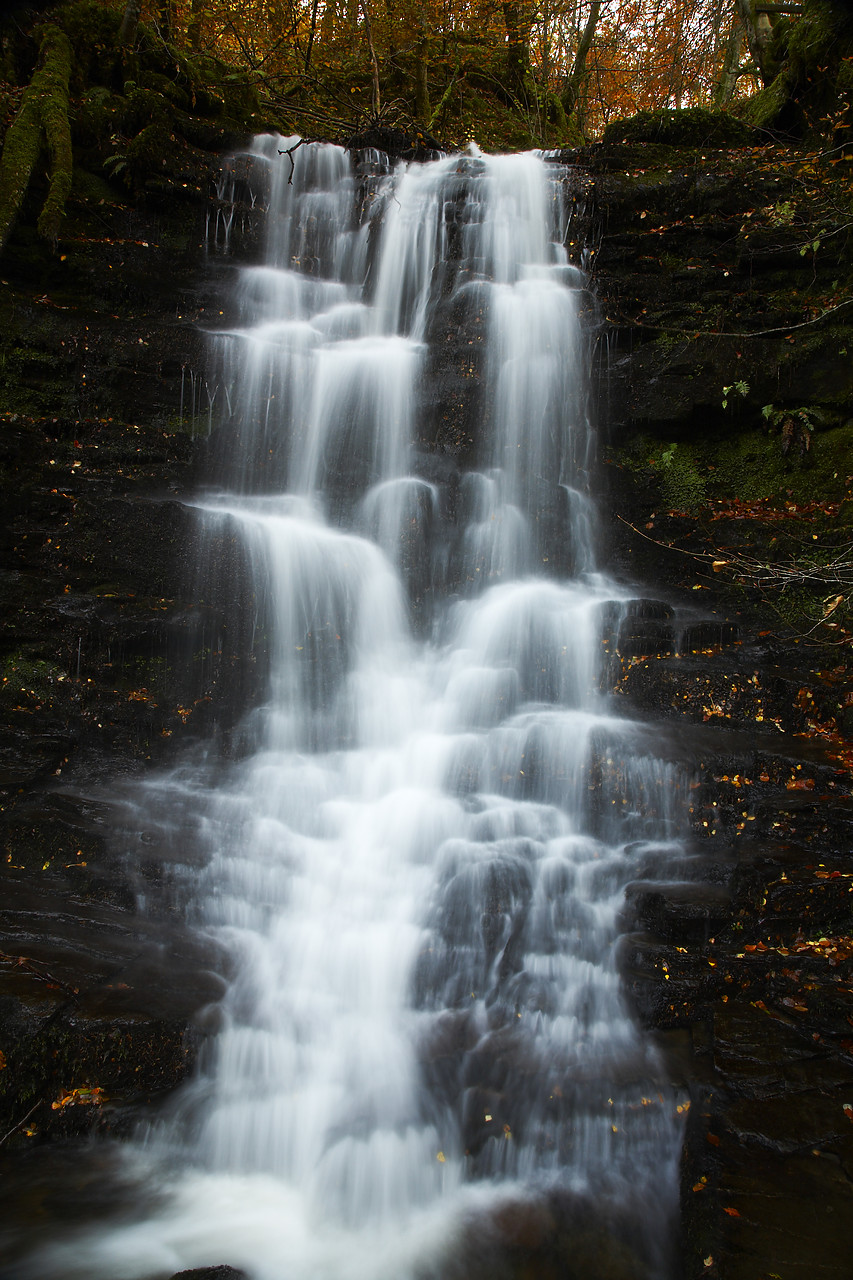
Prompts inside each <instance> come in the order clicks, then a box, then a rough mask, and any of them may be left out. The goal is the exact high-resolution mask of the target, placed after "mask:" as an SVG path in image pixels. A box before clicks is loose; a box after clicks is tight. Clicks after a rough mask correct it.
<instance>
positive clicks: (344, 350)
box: [29, 139, 687, 1280]
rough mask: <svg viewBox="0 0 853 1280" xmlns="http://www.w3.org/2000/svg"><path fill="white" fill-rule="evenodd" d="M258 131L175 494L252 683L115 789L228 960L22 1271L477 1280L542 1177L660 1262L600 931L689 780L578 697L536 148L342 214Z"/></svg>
mask: <svg viewBox="0 0 853 1280" xmlns="http://www.w3.org/2000/svg"><path fill="white" fill-rule="evenodd" d="M281 146H283V144H282V140H281V139H264V140H260V141H259V142H258V144H257V151H256V153H255V157H254V163H255V169H256V172H257V173H258V174H260V175H261V179H262V181H261V184H260V185H261V186H263V184H264V180H265V175H266V172H267V170H268V171H269V172H270V174H271V175H272V177H271V179H270V180H269V183H268V198H269V215H268V223H269V236H268V244H267V252H266V260H265V263H264V265H262V266H254V267H246V268H243V269H242V270H241V271H240V273H239V283H238V285H237V288H238V291H239V307H240V315H241V320H240V323H239V327H236V328H234V329H232V330H230V331H229V332H227V333H222V334H219V335H218V336H215V338H214V339H213V342H214V346H215V354H216V359H217V362H218V368H219V393H218V399H217V405H218V406H221V407H222V409H223V413H224V417H225V421H224V426H223V432H224V434H225V436H226V437H227V440H228V445H227V449H226V453H227V455H228V456H227V463H226V466H225V468H224V469H223V476H222V480H223V488H222V490H221V491H220V492H218V493H217V494H216V495H215V496H209V497H207V498H203V499H199V501H198V505H199V508H200V519H203V520H204V521H205V522H206V523H207V524H208V525H209V527H210V528H211V529H213V530H214V531H221V529H222V528H223V527H224V528H226V529H227V530H228V531H229V532H230V534H231V535H232V536H234V537H236V538H237V539H238V540H239V543H240V544H241V545H242V546H243V547H244V548H245V553H246V558H247V561H248V563H249V564H250V565H251V571H252V575H253V592H254V598H255V601H256V607H257V618H256V636H257V647H258V652H259V654H262V655H263V658H264V660H265V661H266V662H267V663H268V668H269V680H268V692H267V696H266V698H265V699H264V702H263V705H262V706H260V707H258V708H256V709H255V710H254V711H253V712H251V713H250V714H249V715H247V717H246V720H245V722H244V724H243V727H242V741H243V742H244V743H245V744H246V750H245V756H244V758H243V759H241V760H240V761H239V762H238V763H236V764H232V765H230V766H228V767H227V768H226V769H225V770H224V771H223V768H222V766H221V765H220V766H217V767H214V765H213V764H205V763H201V764H199V763H192V762H190V763H187V764H186V765H184V766H182V767H181V768H179V769H178V770H176V771H175V773H174V774H172V775H170V776H168V777H166V778H163V779H159V780H157V781H155V782H152V783H149V784H147V785H146V786H145V787H144V788H143V789H142V793H141V795H140V799H139V804H140V808H142V809H144V810H146V811H147V812H149V813H156V814H158V815H160V816H161V817H162V820H163V821H164V822H169V821H174V823H175V824H176V825H177V824H181V826H182V829H183V830H185V831H186V832H187V833H188V834H187V836H186V839H187V841H188V855H187V866H186V869H185V874H184V875H183V879H182V878H181V873H180V871H179V873H178V875H179V882H180V883H181V884H182V886H183V887H182V889H181V896H182V897H183V899H184V900H185V901H186V902H188V903H189V910H190V912H191V914H192V918H193V919H194V921H195V922H196V923H197V925H198V927H199V928H201V929H203V930H206V931H208V932H209V933H210V934H211V935H212V936H214V937H215V938H216V939H217V941H218V942H219V943H220V944H222V945H223V946H224V947H225V949H226V950H227V953H228V954H229V956H230V957H231V961H230V985H229V987H228V990H227V994H226V995H225V998H224V1000H223V1003H222V1006H221V1010H220V1013H219V1025H220V1029H219V1034H218V1035H217V1036H216V1037H215V1039H214V1041H213V1043H212V1048H211V1050H210V1052H209V1054H208V1055H207V1057H206V1059H205V1062H204V1069H203V1070H202V1072H201V1073H200V1075H199V1077H198V1079H197V1080H196V1081H195V1082H194V1083H193V1084H191V1085H190V1086H189V1087H187V1088H186V1089H185V1090H184V1091H183V1092H182V1094H181V1095H180V1098H179V1100H178V1103H177V1105H176V1107H175V1108H174V1109H173V1111H171V1112H170V1113H169V1115H168V1117H167V1118H165V1119H164V1120H163V1122H162V1123H161V1124H160V1125H158V1126H157V1127H156V1128H155V1129H153V1130H152V1131H151V1132H150V1133H149V1134H148V1135H147V1137H146V1138H145V1140H144V1141H142V1142H140V1143H139V1144H137V1145H136V1146H135V1147H134V1148H131V1149H130V1150H129V1152H128V1156H127V1160H128V1163H129V1166H132V1167H133V1168H134V1169H135V1170H136V1171H137V1172H138V1173H139V1176H140V1178H141V1179H142V1180H143V1181H145V1180H146V1179H147V1180H153V1181H154V1182H156V1183H157V1184H158V1186H159V1189H160V1190H161V1191H162V1192H163V1193H164V1196H163V1199H162V1202H161V1203H160V1204H159V1206H156V1207H153V1208H152V1209H150V1211H149V1212H148V1213H147V1215H141V1216H140V1220H134V1221H131V1222H128V1223H125V1225H122V1226H117V1227H111V1228H109V1229H107V1228H104V1229H103V1230H101V1231H97V1232H94V1231H86V1232H85V1233H83V1234H80V1235H78V1236H77V1237H75V1238H74V1239H73V1240H69V1241H60V1242H56V1243H53V1244H50V1245H48V1246H45V1247H44V1248H43V1249H42V1250H41V1251H40V1252H39V1253H38V1255H37V1257H36V1259H35V1260H34V1261H33V1262H32V1263H31V1266H30V1271H29V1274H30V1275H33V1276H36V1275H37V1276H41V1277H55V1278H57V1280H58V1278H59V1277H63V1280H65V1278H67V1280H76V1278H77V1277H80V1278H82V1277H83V1276H86V1277H87V1278H88V1277H93V1278H98V1277H100V1278H102V1280H131V1278H134V1280H136V1278H140V1277H154V1276H156V1277H168V1276H170V1275H171V1274H172V1273H173V1272H176V1271H179V1270H181V1269H183V1268H188V1267H193V1266H200V1265H203V1264H217V1263H230V1264H232V1265H234V1266H238V1267H242V1268H245V1269H246V1271H247V1272H248V1273H249V1274H250V1275H251V1276H252V1277H253V1280H361V1278H362V1277H364V1280H367V1278H368V1277H369V1278H370V1280H407V1278H411V1280H415V1278H416V1277H417V1278H420V1277H427V1276H445V1275H446V1276H451V1275H462V1274H464V1275H466V1276H475V1275H480V1274H483V1275H490V1276H491V1275H504V1274H506V1275H509V1274H511V1270H507V1267H508V1266H509V1264H508V1263H506V1264H505V1263H504V1261H502V1260H501V1253H500V1250H501V1247H502V1246H501V1243H500V1241H501V1238H502V1237H501V1228H500V1225H499V1222H500V1215H501V1213H502V1212H504V1211H505V1209H506V1206H507V1205H514V1206H516V1207H517V1206H519V1205H520V1206H522V1207H523V1208H524V1207H526V1209H527V1210H529V1211H530V1212H531V1213H532V1212H533V1210H532V1208H531V1206H535V1205H536V1204H537V1203H540V1202H541V1203H542V1204H547V1205H550V1206H551V1208H552V1209H554V1206H559V1205H561V1204H562V1205H564V1206H566V1205H569V1206H570V1205H571V1204H575V1205H581V1206H586V1207H587V1208H588V1210H589V1214H590V1221H593V1222H594V1221H595V1215H596V1214H597V1215H599V1221H598V1225H597V1226H596V1227H595V1229H596V1230H599V1231H600V1232H601V1233H602V1234H601V1238H602V1240H603V1239H605V1238H606V1237H607V1234H608V1232H609V1231H610V1229H611V1224H612V1223H614V1222H620V1223H622V1224H623V1227H622V1228H619V1229H620V1230H623V1229H624V1230H625V1231H627V1234H626V1235H625V1239H626V1240H628V1241H629V1247H630V1249H631V1250H633V1256H634V1257H635V1269H634V1270H633V1271H631V1272H630V1274H631V1275H632V1276H633V1275H636V1276H638V1277H639V1276H641V1275H642V1276H648V1277H661V1276H663V1275H664V1274H665V1263H664V1262H663V1260H662V1259H663V1258H664V1256H665V1252H666V1250H665V1248H664V1247H663V1246H661V1247H660V1248H659V1247H658V1237H659V1236H660V1235H661V1233H662V1232H663V1231H664V1230H665V1227H666V1221H667V1215H668V1213H669V1212H670V1210H671V1208H672V1204H673V1201H674V1196H675V1167H676V1163H677V1154H678V1143H679V1123H680V1122H679V1121H678V1119H677V1117H676V1114H675V1100H674V1099H673V1097H672V1096H670V1094H669V1092H668V1091H667V1090H666V1087H665V1085H663V1084H662V1083H661V1078H662V1071H661V1067H660V1064H659V1062H658V1060H657V1057H656V1054H655V1051H654V1050H653V1049H652V1047H651V1046H650V1045H649V1044H648V1043H647V1041H646V1040H645V1039H644V1038H643V1036H642V1034H641V1033H640V1031H639V1030H638V1028H637V1026H636V1025H635V1023H634V1021H633V1020H632V1018H631V1016H630V1014H629V1012H628V1010H627V1008H626V1005H625V1001H624V998H623V996H622V993H621V990H620V982H619V978H618V975H617V972H616V968H615V965H614V956H613V952H614V943H615V940H616V937H617V934H618V914H619V911H620V907H621V904H622V901H623V894H624V886H625V884H626V883H627V882H628V881H629V880H631V879H633V878H635V877H637V876H646V875H649V874H653V870H654V864H655V862H656V861H658V862H661V861H665V860H666V859H667V858H668V857H671V856H673V854H674V853H675V852H676V851H677V849H678V847H679V846H678V841H679V837H680V836H681V834H682V826H683V823H684V815H685V814H686V809H687V801H686V799H685V790H686V786H687V780H686V779H685V777H684V776H683V775H682V773H681V772H680V771H679V770H678V769H677V768H676V767H675V766H674V765H672V764H671V763H667V762H666V761H665V760H664V759H658V758H656V757H655V756H654V755H653V754H650V753H649V740H650V739H649V734H648V732H646V731H645V730H643V729H642V728H641V727H640V726H638V725H635V724H632V723H631V722H629V721H625V720H621V719H619V718H618V716H617V715H616V714H615V713H614V710H613V708H612V707H611V706H610V705H609V702H608V699H607V697H606V695H605V694H604V693H603V692H602V689H603V687H604V685H605V683H606V681H605V672H604V665H603V664H604V657H605V655H604V653H603V646H602V639H603V634H604V630H605V627H606V626H608V625H610V626H612V618H613V616H614V613H616V614H618V611H619V608H620V605H621V602H622V601H623V599H624V598H625V593H624V592H623V591H622V590H621V589H620V588H618V587H617V586H615V585H614V584H613V583H612V582H610V581H609V580H608V579H607V577H606V576H605V575H604V574H603V573H602V572H600V570H599V568H598V566H597V559H598V557H597V551H596V533H595V530H596V519H595V506H594V500H593V497H594V495H592V494H591V493H590V487H589V485H590V475H591V472H592V467H593V453H594V439H593V435H592V432H591V429H590V425H589V422H588V420H587V414H586V400H587V398H586V391H585V383H584V377H585V373H584V358H585V338H584V333H583V330H582V325H581V320H580V314H579V311H580V300H581V296H582V293H581V291H582V289H583V279H582V278H581V277H580V274H579V273H578V272H577V271H575V270H574V269H573V268H571V267H570V266H569V265H568V263H567V260H566V255H565V252H564V250H563V249H562V247H561V244H562V241H563V239H564V236H565V224H564V216H565V215H564V212H563V208H564V206H563V200H562V190H563V183H564V180H565V177H566V175H565V172H564V171H563V170H562V169H560V168H559V167H558V166H555V165H548V164H546V163H544V162H543V161H542V160H540V159H538V158H537V157H534V156H514V157H505V158H498V157H495V158H486V157H481V156H479V155H477V154H472V155H470V156H464V157H451V158H448V159H444V160H441V161H439V162H436V163H433V164H430V165H425V166H412V167H410V168H409V169H405V168H401V169H399V170H398V171H397V172H396V173H395V174H394V175H393V176H390V177H387V178H385V179H384V180H383V181H382V183H380V184H379V187H378V189H375V190H374V193H373V198H372V199H368V200H365V201H364V202H363V215H362V217H361V218H359V216H358V214H357V212H354V208H355V207H356V204H357V201H356V196H357V195H358V191H357V184H356V181H355V179H354V178H353V176H352V175H351V172H350V168H349V161H348V159H347V157H346V156H345V155H344V154H343V153H342V152H340V151H338V150H336V149H334V148H331V147H319V146H312V147H310V148H309V147H304V148H302V149H300V150H299V151H298V152H297V153H296V160H297V163H296V176H295V180H294V183H293V185H292V186H288V184H287V175H288V172H289V163H288V162H287V160H286V159H285V158H281V159H280V158H279V157H278V155H277V151H278V149H279V147H281ZM448 300H449V301H448ZM442 307H444V310H443V311H442V310H441V308H442ZM454 309H455V310H454ZM448 315H451V316H452V315H457V316H463V317H467V321H466V323H468V322H469V321H470V322H471V323H470V328H469V330H468V331H470V332H471V333H477V334H478V335H479V336H478V339H477V340H478V342H479V343H480V348H481V349H480V351H479V353H478V355H477V359H478V360H479V361H480V363H479V366H478V367H479V372H480V379H481V393H480V406H481V416H482V419H483V421H484V422H485V423H486V424H487V426H486V427H482V428H480V436H481V438H480V439H479V440H478V442H477V447H476V454H477V462H476V463H475V469H472V470H470V471H469V472H468V473H467V474H466V475H464V476H463V477H462V479H461V481H460V482H459V483H458V484H456V483H455V481H453V480H447V479H436V478H435V477H436V474H437V473H436V472H435V471H434V470H433V471H430V469H429V467H427V468H426V472H425V474H419V473H418V469H419V462H418V457H419V453H418V449H417V441H418V438H419V435H428V434H429V432H430V427H431V424H430V423H429V421H426V420H425V419H426V416H427V415H426V414H425V411H424V408H423V405H424V404H425V403H426V400H427V397H426V396H425V391H426V388H427V383H426V375H427V371H428V370H430V369H432V368H434V367H435V366H434V365H433V364H431V363H430V356H431V354H434V351H435V347H436V344H440V343H441V342H442V341H446V340H447V338H446V333H447V324H446V319H443V318H442V317H445V318H446V317H447V316H448ZM472 317H473V319H472ZM442 326H444V327H442ZM477 326H479V328H478V327H477ZM472 341H473V340H472ZM467 358H468V356H467V354H466V352H465V351H459V350H457V349H454V350H453V353H452V355H451V357H450V361H451V364H452V367H453V368H454V369H455V370H456V371H457V372H458V369H459V364H460V361H464V360H467ZM473 358H474V357H473V356H472V359H473ZM226 405H227V406H228V408H229V409H230V413H229V412H228V411H227V410H226ZM556 564H562V565H566V564H569V565H571V566H573V573H574V576H573V577H566V576H565V575H563V576H560V574H559V573H557V572H556V571H555V568H554V566H555V565H556ZM424 602H426V603H424ZM412 609H415V611H416V612H417V611H418V610H419V611H420V612H419V613H418V618H419V622H418V627H417V629H415V628H414V627H413V626H412V623H411V621H410V616H411V611H412ZM608 619H610V623H608V622H607V620H608ZM424 637H426V638H424ZM199 865H200V866H201V867H202V868H203V869H202V870H201V871H199V870H198V867H199ZM549 1211H550V1210H549ZM556 1211H558V1210H555V1212H556ZM584 1212H586V1209H584ZM626 1221H627V1222H628V1223H629V1228H624V1223H625V1222H626ZM495 1223H498V1225H497V1226H496V1225H495ZM588 1225H589V1224H588V1223H587V1226H588ZM614 1230H616V1228H615V1227H614ZM617 1234H618V1232H617ZM620 1238H621V1237H620ZM562 1247H563V1248H564V1249H566V1250H568V1252H569V1253H571V1249H572V1245H571V1242H569V1243H568V1244H566V1243H565V1242H564V1244H563V1246H562ZM495 1250H497V1252H495ZM496 1259H497V1261H496ZM478 1267H479V1268H480V1269H479V1270H478ZM620 1274H628V1272H624V1273H622V1272H620Z"/></svg>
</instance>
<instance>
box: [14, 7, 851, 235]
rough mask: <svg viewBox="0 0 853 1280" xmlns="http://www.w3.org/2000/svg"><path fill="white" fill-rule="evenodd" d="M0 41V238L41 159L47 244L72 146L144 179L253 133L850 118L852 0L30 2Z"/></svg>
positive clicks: (513, 141) (814, 125)
mask: <svg viewBox="0 0 853 1280" xmlns="http://www.w3.org/2000/svg"><path fill="white" fill-rule="evenodd" d="M0 36H1V37H2V61H0V71H1V72H2V82H0V94H2V96H0V128H2V131H3V133H4V145H3V152H2V159H0V250H2V247H3V244H4V243H5V240H6V238H7V236H8V234H9V232H10V230H11V228H12V226H13V225H14V223H15V221H16V219H17V216H18V213H19V211H20V209H21V208H22V203H23V200H24V198H25V195H26V193H27V191H28V189H29V185H30V180H31V177H33V175H34V174H37V173H38V172H39V163H40V160H41V158H42V157H47V159H48V160H49V175H48V182H49V191H48V193H47V195H46V197H45V198H44V201H43V205H42V212H41V215H40V219H39V229H40V230H41V232H42V234H43V235H44V236H46V237H47V238H48V239H52V240H54V241H55V239H56V234H57V229H58V227H59V224H60V221H61V218H62V214H63V209H64V204H65V200H66V198H67V195H68V193H69V191H70V190H71V185H72V167H74V166H76V165H77V164H78V162H79V158H80V156H81V154H83V156H84V167H85V168H87V169H88V170H89V171H90V172H95V173H97V172H99V171H100V172H101V173H104V174H106V176H107V177H108V178H109V180H111V181H116V180H119V181H120V182H122V183H123V184H124V185H125V186H127V187H129V188H131V189H141V187H142V186H143V185H145V184H146V183H148V184H150V183H151V182H152V181H154V182H156V181H157V177H156V175H157V174H158V173H162V171H163V168H164V167H165V168H168V167H169V159H168V157H169V155H170V153H172V152H176V150H177V151H179V152H180V153H181V155H180V156H179V157H178V159H179V160H180V163H184V164H186V163H188V160H187V157H188V155H189V151H188V148H189V150H190V151H191V150H192V148H202V149H206V150H208V151H210V150H213V151H216V150H219V149H222V148H223V147H227V146H228V145H230V144H231V140H232V139H233V136H234V135H235V134H241V135H243V136H245V134H246V133H247V132H256V131H258V130H260V129H264V128H278V129H280V130H281V131H282V132H283V133H293V134H299V135H300V136H302V137H304V138H307V139H325V140H329V141H335V142H341V143H346V142H347V141H350V140H352V139H354V138H365V137H368V136H369V135H370V130H375V129H376V128H377V127H385V128H388V127H390V128H392V129H397V130H403V131H405V133H406V136H407V137H408V138H410V139H414V141H415V145H416V147H417V146H425V147H426V148H429V147H431V146H436V145H439V146H444V147H452V146H459V145H463V144H464V143H465V142H467V141H468V140H469V139H473V140H476V141H477V142H479V143H480V144H481V145H483V146H485V147H487V148H500V149H508V150H513V149H522V148H525V147H530V146H546V147H577V146H580V145H583V144H585V143H588V142H590V141H592V140H595V139H597V138H601V137H605V138H612V139H613V140H615V141H620V140H622V139H623V135H624V136H625V138H626V139H627V136H628V134H629V133H631V129H632V130H633V133H632V135H631V136H632V140H633V141H664V142H666V141H670V142H671V141H676V142H678V141H679V140H680V141H682V142H688V143H693V144H695V145H699V146H702V145H731V144H733V143H736V142H738V141H740V142H745V141H748V140H749V139H750V138H752V139H753V140H762V139H764V140H766V139H769V138H773V137H775V138H782V139H792V140H797V139H799V140H806V141H808V142H809V143H814V142H817V143H818V145H819V146H822V147H831V148H842V147H846V145H847V143H848V141H850V121H851V120H853V116H851V114H850V109H851V101H853V12H851V7H850V0H71V2H70V3H68V2H66V3H59V4H57V3H53V2H52V0H30V3H29V4H21V5H19V7H18V8H16V9H12V10H11V11H8V10H7V11H6V13H5V15H4V17H3V20H2V23H0ZM638 113H639V114H638ZM629 118H633V121H634V123H633V125H632V126H631V129H628V130H626V127H625V126H624V125H623V124H622V123H620V122H622V121H625V120H627V119H629ZM638 128H639V129H640V130H641V133H642V131H643V130H644V131H645V134H644V135H643V136H640V135H638V133H637V129H638ZM673 128H675V129H676V130H677V131H679V135H680V136H679V138H675V137H673V136H672V130H673ZM691 129H692V130H693V135H694V136H687V135H688V134H689V133H690V130H691ZM685 131H686V132H685ZM665 135H666V136H665ZM436 140H437V141H436ZM187 176H188V178H189V179H190V183H189V185H190V186H191V185H192V182H191V179H192V173H188V175H187Z"/></svg>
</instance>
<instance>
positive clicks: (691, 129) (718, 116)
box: [602, 107, 756, 148]
mask: <svg viewBox="0 0 853 1280" xmlns="http://www.w3.org/2000/svg"><path fill="white" fill-rule="evenodd" d="M755 140H756V139H755V134H754V132H753V130H752V129H751V128H750V127H749V125H747V124H744V123H743V121H741V120H738V119H736V118H735V117H734V116H733V115H730V114H729V113H728V112H726V111H709V110H707V108H705V107H687V108H685V109H683V110H680V111H669V110H662V111H639V112H637V114H636V115H635V116H631V117H630V118H629V119H627V120H614V121H613V122H612V123H611V124H609V125H608V126H607V128H606V129H605V130H604V134H603V136H602V141H603V142H604V143H630V144H634V143H642V142H655V143H662V144H664V145H666V146H670V147H712V148H713V147H748V146H750V145H752V144H753V143H754V142H755Z"/></svg>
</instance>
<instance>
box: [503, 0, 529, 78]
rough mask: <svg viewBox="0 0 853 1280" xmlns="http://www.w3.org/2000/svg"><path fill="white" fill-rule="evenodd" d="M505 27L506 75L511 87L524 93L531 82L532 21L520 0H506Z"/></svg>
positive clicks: (504, 6)
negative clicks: (523, 12) (524, 11)
mask: <svg viewBox="0 0 853 1280" xmlns="http://www.w3.org/2000/svg"><path fill="white" fill-rule="evenodd" d="M503 14H504V27H505V28H506V40H507V51H506V75H507V83H508V84H509V87H510V89H512V90H513V91H514V92H516V93H524V91H525V90H526V89H527V88H528V86H529V82H530V47H529V39H530V21H529V19H528V18H527V17H526V16H522V6H521V5H520V4H519V3H518V0H504V3H503Z"/></svg>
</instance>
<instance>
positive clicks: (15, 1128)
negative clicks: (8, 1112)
mask: <svg viewBox="0 0 853 1280" xmlns="http://www.w3.org/2000/svg"><path fill="white" fill-rule="evenodd" d="M43 1102H44V1098H39V1099H38V1101H37V1102H34V1103H33V1105H32V1106H31V1107H30V1109H29V1111H28V1112H27V1114H26V1115H25V1116H24V1118H23V1120H19V1121H18V1123H17V1124H13V1125H12V1128H11V1129H10V1130H9V1132H8V1133H4V1134H3V1137H2V1138H0V1147H2V1146H3V1143H4V1142H8V1140H9V1139H10V1138H11V1137H12V1136H13V1135H14V1134H16V1133H17V1132H18V1130H19V1129H23V1127H24V1125H25V1124H26V1123H27V1121H28V1120H29V1118H30V1116H31V1115H32V1114H33V1112H34V1111H36V1110H37V1109H38V1108H39V1107H40V1106H41V1104H42V1103H43Z"/></svg>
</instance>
